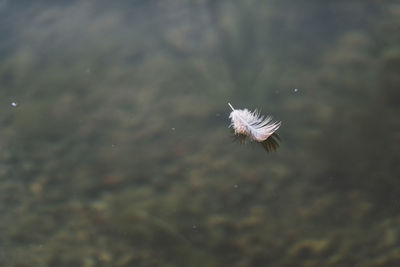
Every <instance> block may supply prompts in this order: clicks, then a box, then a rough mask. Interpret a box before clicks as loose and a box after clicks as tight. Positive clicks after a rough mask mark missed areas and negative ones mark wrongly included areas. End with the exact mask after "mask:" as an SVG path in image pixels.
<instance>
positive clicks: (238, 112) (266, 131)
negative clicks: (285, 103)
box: [228, 103, 281, 142]
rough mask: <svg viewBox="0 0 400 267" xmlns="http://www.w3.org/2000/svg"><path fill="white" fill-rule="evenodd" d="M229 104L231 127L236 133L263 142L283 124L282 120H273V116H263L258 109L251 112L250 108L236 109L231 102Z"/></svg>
mask: <svg viewBox="0 0 400 267" xmlns="http://www.w3.org/2000/svg"><path fill="white" fill-rule="evenodd" d="M228 105H229V106H230V107H231V109H232V112H231V114H230V115H229V118H230V119H231V124H230V125H229V127H232V128H233V129H234V131H235V134H239V135H244V136H247V137H249V138H250V139H251V140H254V141H257V142H263V141H265V140H267V138H268V137H270V136H271V135H272V134H273V133H274V132H275V131H276V130H278V128H279V127H280V126H281V122H278V121H276V122H273V121H272V117H271V116H267V117H264V116H261V115H260V113H259V112H258V111H257V110H255V111H253V112H251V111H249V110H248V109H234V108H233V107H232V105H231V103H228Z"/></svg>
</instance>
